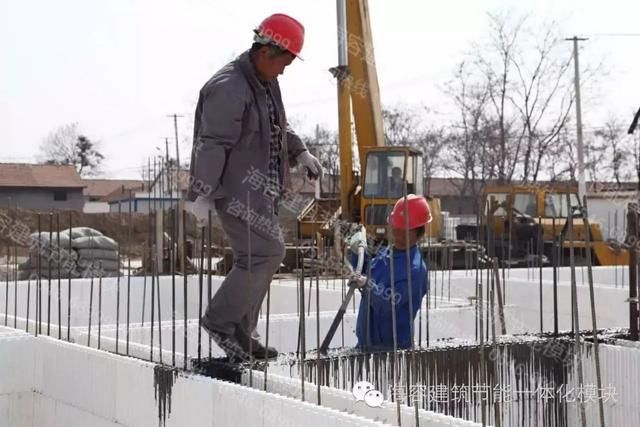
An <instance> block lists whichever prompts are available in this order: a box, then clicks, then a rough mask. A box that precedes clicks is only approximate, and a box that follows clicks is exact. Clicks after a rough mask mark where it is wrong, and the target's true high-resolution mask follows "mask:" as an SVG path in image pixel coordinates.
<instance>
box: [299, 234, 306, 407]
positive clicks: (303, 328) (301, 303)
mask: <svg viewBox="0 0 640 427" xmlns="http://www.w3.org/2000/svg"><path fill="white" fill-rule="evenodd" d="M297 251H298V254H297V255H296V258H297V257H299V256H300V254H301V252H302V251H301V250H300V230H299V229H298V247H297ZM301 264H302V265H301V267H300V292H299V297H300V301H299V304H298V318H299V327H298V342H299V344H300V346H299V350H300V351H299V353H298V354H299V362H298V365H299V366H301V367H302V369H303V370H304V365H305V356H306V353H307V337H306V325H305V310H304V253H303V258H302V263H301ZM303 372H304V371H303ZM300 393H301V399H302V401H303V402H304V400H305V395H304V375H300Z"/></svg>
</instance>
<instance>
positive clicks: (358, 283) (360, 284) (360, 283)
mask: <svg viewBox="0 0 640 427" xmlns="http://www.w3.org/2000/svg"><path fill="white" fill-rule="evenodd" d="M367 284H368V280H367V276H364V275H362V274H355V273H354V274H352V275H351V277H349V286H355V287H356V288H360V289H362V288H364V287H366V286H367Z"/></svg>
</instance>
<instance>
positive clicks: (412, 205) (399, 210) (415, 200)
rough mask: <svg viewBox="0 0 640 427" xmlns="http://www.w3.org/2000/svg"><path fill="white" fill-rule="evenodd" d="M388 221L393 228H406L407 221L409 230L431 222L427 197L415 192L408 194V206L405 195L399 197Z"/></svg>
mask: <svg viewBox="0 0 640 427" xmlns="http://www.w3.org/2000/svg"><path fill="white" fill-rule="evenodd" d="M405 210H406V212H407V214H408V216H409V219H408V221H407V220H406V219H405V216H404V214H405ZM388 222H389V224H390V225H391V226H392V227H393V228H396V229H400V230H405V229H406V228H407V223H408V225H409V230H413V229H414V228H419V227H423V226H424V225H425V224H428V223H430V222H431V210H430V209H429V204H428V203H427V199H425V198H424V197H422V196H416V195H415V194H408V195H407V203H406V207H405V202H404V197H403V198H401V199H399V200H398V201H397V202H396V204H395V206H394V207H393V211H391V214H390V215H389V218H388Z"/></svg>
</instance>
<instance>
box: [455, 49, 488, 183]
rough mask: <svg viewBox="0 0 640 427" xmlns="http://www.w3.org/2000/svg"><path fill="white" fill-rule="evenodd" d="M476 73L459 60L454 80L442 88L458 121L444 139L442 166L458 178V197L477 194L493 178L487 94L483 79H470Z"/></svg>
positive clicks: (467, 64)
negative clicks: (453, 108)
mask: <svg viewBox="0 0 640 427" xmlns="http://www.w3.org/2000/svg"><path fill="white" fill-rule="evenodd" d="M474 71H477V70H475V69H473V68H472V66H470V65H469V63H467V62H465V61H463V62H461V63H460V64H459V66H458V68H457V69H456V73H455V76H454V78H453V79H452V80H451V81H449V82H448V83H447V85H446V93H447V94H448V95H449V96H451V98H452V100H453V104H454V106H455V108H456V112H457V115H458V118H457V119H456V120H455V121H454V123H452V125H451V126H450V128H451V131H449V132H448V134H447V135H446V136H445V138H444V144H445V146H446V148H447V150H446V153H447V154H446V156H445V158H444V161H443V163H444V164H445V165H446V166H445V169H446V170H447V171H448V172H450V173H452V174H453V175H454V176H457V177H461V178H462V183H461V184H460V185H456V184H455V181H452V183H454V185H456V186H457V187H458V190H459V191H460V194H461V195H477V193H478V192H479V191H480V187H481V186H482V185H483V184H484V182H485V181H486V180H487V179H491V178H493V177H495V164H494V161H493V160H494V156H492V155H491V153H490V151H491V150H490V148H489V147H490V146H491V145H492V141H493V140H495V135H493V133H494V130H495V129H496V126H495V123H491V120H490V119H489V117H488V116H489V115H488V108H489V103H490V93H489V88H488V84H487V82H486V80H483V79H479V80H478V79H477V78H475V77H476V76H474V73H473V72H474Z"/></svg>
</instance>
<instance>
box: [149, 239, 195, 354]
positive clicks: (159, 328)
mask: <svg viewBox="0 0 640 427" xmlns="http://www.w3.org/2000/svg"><path fill="white" fill-rule="evenodd" d="M156 250H157V249H156ZM155 253H156V252H154V254H155ZM156 259H157V257H156ZM158 261H159V262H162V259H159V260H157V261H156V262H154V263H153V266H154V271H153V274H154V275H155V276H156V286H157V289H156V293H157V295H158V348H159V351H158V355H159V356H160V364H161V365H162V363H163V362H162V307H161V305H160V269H159V268H158ZM184 357H185V360H186V358H187V355H186V354H185V356H184Z"/></svg>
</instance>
